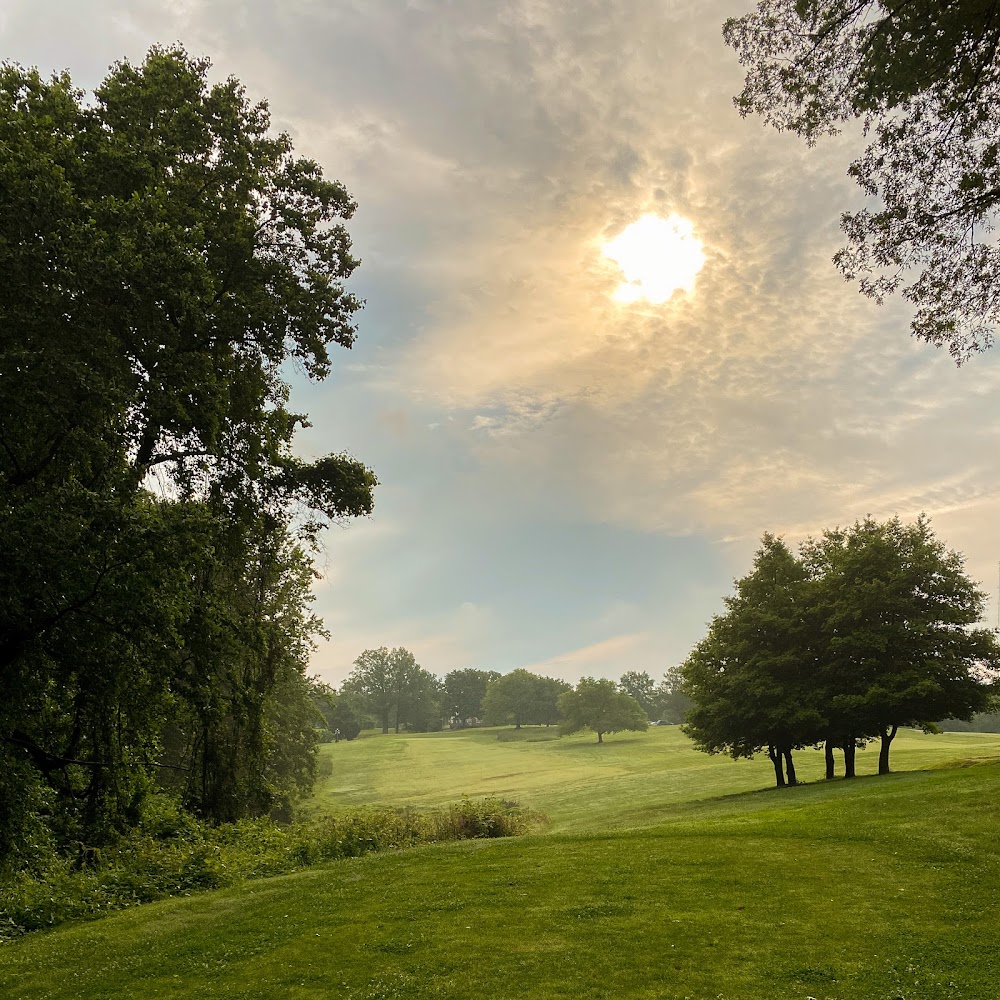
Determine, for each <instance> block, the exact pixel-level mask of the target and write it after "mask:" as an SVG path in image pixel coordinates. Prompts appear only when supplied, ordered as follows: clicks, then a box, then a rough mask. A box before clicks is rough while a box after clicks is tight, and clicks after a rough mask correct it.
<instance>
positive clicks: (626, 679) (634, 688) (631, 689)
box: [618, 670, 657, 719]
mask: <svg viewBox="0 0 1000 1000" xmlns="http://www.w3.org/2000/svg"><path fill="white" fill-rule="evenodd" d="M618 687H619V688H621V690H622V691H624V692H625V694H627V695H629V696H630V697H632V698H635V700H636V701H637V702H639V704H640V705H642V710H643V711H644V712H645V713H646V717H647V718H650V719H651V718H653V716H654V714H655V712H656V707H657V697H656V681H654V680H653V678H652V677H651V676H650V675H649V674H648V673H646V671H645V670H643V671H638V670H626V671H625V673H623V674H622V675H621V677H620V678H619V679H618Z"/></svg>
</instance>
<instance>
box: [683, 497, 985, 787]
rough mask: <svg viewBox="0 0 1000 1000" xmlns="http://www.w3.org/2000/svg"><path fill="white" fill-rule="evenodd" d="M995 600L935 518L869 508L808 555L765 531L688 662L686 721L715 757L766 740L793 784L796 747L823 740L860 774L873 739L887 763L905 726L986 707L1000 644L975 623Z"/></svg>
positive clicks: (813, 544) (810, 544)
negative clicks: (859, 754)
mask: <svg viewBox="0 0 1000 1000" xmlns="http://www.w3.org/2000/svg"><path fill="white" fill-rule="evenodd" d="M984 602H985V595H984V594H983V592H982V591H981V590H980V589H979V588H978V587H977V586H976V585H975V584H974V583H973V582H972V581H971V580H970V579H969V578H968V576H967V575H966V574H965V572H964V569H963V560H962V557H961V556H960V555H959V554H958V553H956V552H953V551H949V550H947V549H946V548H945V546H944V545H943V544H942V542H941V541H939V540H938V539H937V538H936V537H935V536H934V534H933V532H932V531H931V528H930V525H929V523H928V521H927V519H926V518H924V517H921V518H919V519H918V520H917V521H916V522H915V523H913V524H903V523H902V522H901V521H900V520H899V519H898V518H894V519H893V520H890V521H886V522H878V521H876V520H874V519H872V518H867V519H865V520H864V521H861V522H858V523H856V524H855V525H854V526H853V527H851V528H849V529H845V530H841V529H837V530H833V531H827V532H825V533H824V534H823V536H822V537H821V538H819V539H810V540H808V541H806V542H805V543H803V545H802V546H801V547H800V549H799V551H798V554H797V555H796V554H794V553H793V552H792V551H791V550H790V549H789V548H788V547H787V546H786V545H785V544H784V542H783V541H781V540H780V539H779V538H775V537H774V536H772V535H765V536H764V538H763V542H762V544H761V547H760V549H759V551H758V552H757V554H756V557H755V559H754V563H753V569H752V570H751V572H750V573H749V574H748V575H747V576H745V577H743V578H742V579H740V580H737V581H736V590H735V593H734V594H733V595H732V596H730V597H728V598H726V601H725V604H726V611H725V613H724V614H721V615H719V616H717V617H716V618H714V619H713V621H712V623H711V626H710V628H709V631H708V634H707V635H706V637H705V638H704V639H703V640H702V641H701V642H700V643H699V644H698V645H697V646H696V647H695V648H694V650H693V651H692V653H691V654H690V656H689V657H688V659H687V660H686V662H685V663H684V665H683V666H682V668H681V676H682V678H683V689H684V692H685V693H686V694H687V695H688V696H689V697H690V698H691V699H692V701H693V703H694V706H693V708H691V710H690V711H689V712H688V715H687V723H686V726H685V731H686V732H687V733H688V734H689V735H690V736H691V737H692V738H693V739H694V741H695V744H696V745H697V746H698V747H699V748H700V749H702V750H705V751H707V752H709V753H717V752H725V753H729V754H731V755H732V756H733V757H734V758H738V757H751V756H753V755H754V754H756V753H758V752H760V751H763V750H766V751H767V754H768V756H769V757H770V759H771V761H772V763H773V765H774V773H775V781H776V783H777V784H778V785H779V786H781V785H784V784H785V783H786V781H787V782H788V783H789V784H794V783H795V768H794V763H793V760H792V752H793V751H794V750H796V749H801V748H804V747H807V746H818V745H820V744H824V745H825V747H826V754H827V777H828V778H832V777H833V770H834V768H833V764H834V757H833V752H834V748H840V749H841V750H842V751H843V753H844V762H845V774H846V776H847V777H853V776H854V752H855V749H856V748H857V747H860V746H864V745H865V744H866V743H867V742H869V741H871V740H873V739H878V740H880V741H881V747H880V754H879V773H880V774H884V773H887V772H888V770H889V751H890V747H891V744H892V740H893V738H894V737H895V735H896V732H897V731H898V729H899V727H901V726H919V727H922V728H923V729H925V730H927V731H934V730H935V728H936V727H935V725H934V724H935V723H936V722H937V721H940V720H943V719H965V720H968V719H969V718H971V716H972V715H973V714H974V713H976V712H982V711H983V710H984V709H986V708H987V706H988V704H989V702H990V690H991V689H990V685H991V683H992V682H993V681H994V679H995V677H996V671H997V669H998V667H1000V646H998V644H997V640H996V636H995V634H994V633H993V632H992V631H989V630H987V629H984V628H977V627H975V626H976V623H977V622H979V621H980V619H981V617H982V613H983V609H984Z"/></svg>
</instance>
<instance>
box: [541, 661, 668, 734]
mask: <svg viewBox="0 0 1000 1000" xmlns="http://www.w3.org/2000/svg"><path fill="white" fill-rule="evenodd" d="M559 714H560V716H561V719H562V721H561V722H560V724H559V731H560V732H561V733H563V734H564V735H567V736H568V735H569V734H570V733H577V732H579V731H580V730H581V729H589V730H590V731H591V732H593V733H596V734H597V742H598V743H603V742H604V734H605V733H620V732H623V731H625V730H628V731H631V732H645V730H646V727H647V726H648V725H649V718H648V717H647V715H646V712H645V710H644V709H643V707H642V706H641V705H640V704H639V702H637V701H636V700H635V698H633V697H632V696H631V695H630V694H626V693H625V692H624V691H619V690H618V688H617V687H616V686H615V682H614V681H611V680H607V679H605V678H600V679H597V680H595V679H594V678H593V677H584V678H582V679H581V681H580V683H579V684H577V686H576V689H575V690H571V691H565V692H563V694H562V695H561V696H560V697H559Z"/></svg>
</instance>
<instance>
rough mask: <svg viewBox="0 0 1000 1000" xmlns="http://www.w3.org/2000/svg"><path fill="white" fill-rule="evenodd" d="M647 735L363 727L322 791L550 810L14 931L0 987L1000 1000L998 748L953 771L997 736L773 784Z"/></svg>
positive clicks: (806, 765) (668, 738) (42, 993)
mask: <svg viewBox="0 0 1000 1000" xmlns="http://www.w3.org/2000/svg"><path fill="white" fill-rule="evenodd" d="M640 739H641V738H636V740H637V742H636V743H629V742H626V740H625V739H624V738H620V739H618V740H612V741H610V742H609V743H608V744H606V746H605V747H604V748H601V749H603V750H607V751H611V752H610V753H607V754H605V755H603V756H601V757H592V756H587V754H588V753H589V751H588V750H586V749H585V748H586V747H587V746H588V745H589V744H588V743H587V741H586V740H584V739H581V740H580V741H579V742H578V743H575V744H574V742H572V741H562V742H558V741H550V742H540V743H530V742H527V741H519V742H518V743H503V742H501V741H497V740H496V733H493V734H488V733H478V734H476V735H475V736H474V737H472V738H471V739H470V738H462V735H461V734H442V735H441V736H437V737H433V736H429V737H407V738H399V739H397V738H395V737H388V738H377V739H370V740H367V739H366V740H362V741H359V742H358V743H357V744H351V745H350V747H349V750H350V754H351V756H350V757H348V756H344V757H342V758H338V759H336V760H334V772H333V774H332V775H331V777H330V779H329V781H328V785H327V788H326V791H327V793H330V792H332V791H333V788H334V787H335V786H337V785H343V784H345V783H346V782H348V781H349V780H354V778H356V779H357V782H358V787H357V788H356V789H355V791H354V792H353V797H354V799H355V804H360V802H361V798H362V791H361V787H360V786H361V784H362V783H363V782H364V781H369V780H370V781H371V783H372V784H371V787H372V793H371V799H372V801H374V802H376V803H377V802H379V801H380V800H381V795H382V794H383V793H386V794H388V793H390V792H392V793H393V794H395V793H398V792H399V791H400V790H401V789H403V787H404V786H407V785H408V786H409V789H410V794H409V796H408V798H409V799H410V800H411V804H426V805H431V804H433V803H434V801H435V799H436V798H437V797H439V796H440V797H441V798H442V799H449V798H454V790H455V789H454V785H453V782H459V781H462V780H465V779H467V778H468V777H470V776H471V775H473V774H475V773H480V774H481V775H482V777H481V780H482V785H481V786H480V785H476V784H475V783H473V782H471V781H470V782H469V783H468V791H470V792H471V793H473V794H479V793H480V792H486V791H494V792H497V793H500V794H506V793H507V791H509V789H507V788H506V787H505V785H504V783H505V782H516V781H520V782H521V783H522V785H523V786H524V792H523V794H522V795H521V796H520V798H521V800H522V801H523V802H525V803H526V804H527V805H529V806H532V807H534V808H535V809H538V810H543V811H549V812H551V813H552V815H553V818H554V824H553V827H552V828H550V829H548V830H546V831H545V832H541V833H535V834H530V835H528V836H526V837H522V838H515V839H508V840H497V841H490V842H486V841H469V842H464V843H453V844H442V845H433V846H427V847H418V848H416V849H414V850H409V851H402V852H395V853H391V854H383V855H369V856H367V857H363V858H359V859H351V860H344V861H337V862H334V863H331V864H325V865H319V866H316V867H312V868H308V869H306V870H304V871H301V872H298V873H295V874H293V875H289V876H284V877H279V878H273V879H267V880H264V881H258V882H247V883H243V884H241V885H237V886H234V887H232V888H229V889H223V890H220V891H218V892H212V893H206V894H202V895H199V896H194V897H191V898H190V899H174V900H165V901H163V902H159V903H153V904H150V905H149V906H145V907H141V908H137V909H133V910H130V911H127V912H124V913H120V914H116V915H113V916H111V917H109V918H107V919H105V920H101V921H97V922H90V923H79V924H75V925H66V926H64V927H61V928H58V929H56V930H54V931H52V932H49V933H44V934H37V935H29V936H28V937H26V938H24V939H22V940H20V941H17V942H15V943H13V944H11V945H8V946H6V947H4V948H2V949H0V996H4V997H7V996H10V997H12V998H14V997H16V998H24V1000H33V998H43V997H48V998H64V997H65V998H70V997H86V998H97V997H108V998H110V997H132V996H134V997H178V998H180V997H185V998H186V997H216V996H226V997H244V998H271V997H274V998H278V997H281V998H284V997H296V998H313V997H315V998H320V997H324V998H326V997H330V996H338V997H353V998H358V1000H385V998H395V997H400V998H402V997H424V996H426V997H451V998H456V1000H457V998H462V1000H465V998H467V997H470V996H490V997H501V998H504V997H509V998H515V997H516V998H521V997H525V998H527V997H540V998H547V997H593V998H605V997H607V998H620V997H635V998H654V997H655V998H662V1000H683V998H689V1000H718V998H719V997H722V998H724V1000H786V998H787V1000H792V998H795V1000H805V998H806V997H815V998H817V1000H868V998H871V1000H892V998H896V997H903V998H905V1000H937V998H944V997H948V998H956V997H960V998H962V1000H995V997H996V987H995V983H996V982H997V980H998V979H1000V950H998V946H997V943H996V942H997V933H996V932H997V927H996V919H995V916H994V912H993V910H994V900H995V899H996V898H998V897H1000V844H998V841H997V838H996V836H995V831H996V830H997V829H998V826H1000V823H998V821H1000V804H998V797H997V795H996V788H997V787H998V784H1000V764H997V763H986V764H983V765H981V766H970V767H943V766H941V765H943V764H946V763H948V762H949V761H950V762H955V761H959V760H963V759H970V758H989V757H990V756H994V757H995V755H996V754H998V753H1000V739H998V738H997V737H980V736H977V735H975V734H957V735H955V736H947V737H924V736H920V735H919V734H907V736H906V740H905V743H904V744H901V745H900V747H899V754H898V759H897V762H896V763H897V766H899V767H907V766H911V765H913V766H916V767H920V768H926V770H920V771H913V772H910V773H897V774H893V775H890V776H888V777H882V778H878V777H866V778H860V779H858V780H857V781H854V782H844V781H837V782H834V783H830V784H826V783H822V782H817V783H815V784H811V785H807V786H804V787H800V788H795V789H787V790H783V791H775V790H766V791H758V792H752V791H751V792H747V791H746V789H747V788H750V789H752V788H761V787H762V786H764V785H766V784H767V782H768V780H769V777H770V776H769V775H768V773H767V771H766V770H765V769H764V768H763V766H762V764H763V763H766V762H740V763H737V764H734V763H733V762H731V761H727V760H725V759H722V758H710V757H705V756H704V755H701V754H696V753H694V752H693V751H691V750H690V748H689V747H685V746H684V742H683V737H682V736H681V735H680V734H679V733H677V732H676V731H674V730H654V731H652V732H651V733H650V734H648V741H647V742H646V743H645V744H642V743H640V742H638V741H639V740H640ZM477 740H479V741H480V742H478V743H477V742H476V741H477ZM366 745H367V748H366ZM476 747H478V750H477V749H476ZM595 747H596V745H595ZM560 748H561V749H560ZM340 749H343V744H341V745H339V746H338V747H335V748H333V749H332V751H331V752H332V754H333V755H336V753H337V751H338V750H340ZM508 753H511V754H524V755H525V756H522V757H510V756H507V754H508ZM560 754H562V755H563V756H560ZM366 760H367V762H368V764H367V769H366V768H365V767H364V766H363V763H364V761H366ZM563 760H565V762H566V763H565V765H564V766H562V767H561V766H560V764H559V762H560V761H563ZM348 761H350V763H351V766H350V767H346V764H347V762H348ZM654 761H658V762H659V764H660V766H661V767H667V769H668V772H670V771H672V774H673V776H672V777H670V774H669V773H668V774H667V775H664V776H663V777H661V778H657V777H656V773H657V772H656V771H654V769H653V766H652V765H653V762H654ZM518 762H519V764H518ZM342 764H344V765H345V767H344V769H343V770H342V769H341V765H342ZM820 764H821V761H819V760H817V761H816V762H815V768H816V772H817V773H818V769H819V766H820ZM802 765H803V766H802V768H801V770H802V771H803V773H808V772H809V769H810V768H811V767H813V764H812V763H811V762H810V761H809V759H808V755H803V761H802ZM515 766H519V770H520V777H514V778H507V777H504V775H505V774H506V775H509V774H511V773H513V769H514V767H515ZM758 767H760V769H759V771H758V770H755V769H757V768H758ZM504 769H508V770H504ZM862 770H864V767H862ZM486 772H490V773H486ZM560 774H561V775H562V776H563V781H562V784H560V782H559V776H560ZM429 775H437V776H438V777H439V778H440V782H439V785H438V787H432V785H431V784H430V783H429V778H428V776H429ZM352 776H353V777H352ZM463 776H464V777H463ZM739 785H742V786H743V788H742V789H741V788H739V787H735V786H739ZM390 786H392V787H390ZM588 789H589V795H588ZM685 789H686V791H685ZM706 793H707V794H706ZM711 795H714V796H716V797H709V796H711ZM329 801H330V800H329V799H327V807H328V803H329ZM320 805H323V800H322V798H321V800H320ZM574 817H575V818H574ZM609 820H614V822H609Z"/></svg>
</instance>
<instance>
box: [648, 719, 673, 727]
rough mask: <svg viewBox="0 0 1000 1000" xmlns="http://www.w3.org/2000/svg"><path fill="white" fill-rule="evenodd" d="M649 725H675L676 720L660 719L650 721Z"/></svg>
mask: <svg viewBox="0 0 1000 1000" xmlns="http://www.w3.org/2000/svg"><path fill="white" fill-rule="evenodd" d="M650 725H651V726H676V725H677V723H676V722H667V720H666V719H660V720H659V721H658V722H651V723H650Z"/></svg>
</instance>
